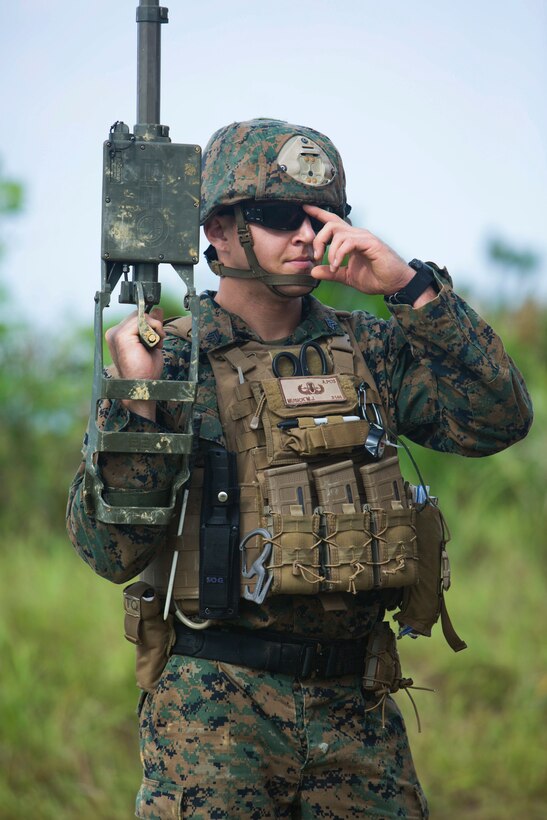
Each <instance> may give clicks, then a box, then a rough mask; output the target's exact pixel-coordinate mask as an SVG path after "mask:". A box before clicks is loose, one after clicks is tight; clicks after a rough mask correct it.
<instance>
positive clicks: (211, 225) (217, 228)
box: [203, 216, 229, 253]
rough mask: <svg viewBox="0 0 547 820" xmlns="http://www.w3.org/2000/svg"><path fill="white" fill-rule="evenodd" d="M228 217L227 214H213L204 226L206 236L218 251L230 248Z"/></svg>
mask: <svg viewBox="0 0 547 820" xmlns="http://www.w3.org/2000/svg"><path fill="white" fill-rule="evenodd" d="M227 227H228V225H227V218H226V217H225V216H223V217H219V216H212V217H211V218H210V219H208V220H207V222H206V223H205V225H204V226H203V231H204V233H205V236H206V237H207V239H208V241H209V242H210V243H211V245H212V246H213V247H214V248H215V249H216V251H217V253H218V251H221V252H222V251H226V250H228V245H229V239H228V231H227Z"/></svg>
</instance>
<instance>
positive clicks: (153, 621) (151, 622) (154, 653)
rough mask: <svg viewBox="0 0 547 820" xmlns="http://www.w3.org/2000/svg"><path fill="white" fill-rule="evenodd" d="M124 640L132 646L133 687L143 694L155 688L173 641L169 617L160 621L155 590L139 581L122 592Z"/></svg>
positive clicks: (171, 624) (158, 602) (159, 610)
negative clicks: (134, 671)
mask: <svg viewBox="0 0 547 820" xmlns="http://www.w3.org/2000/svg"><path fill="white" fill-rule="evenodd" d="M123 603H124V610H125V621H124V628H125V637H126V638H127V640H128V641H130V643H132V644H135V646H136V650H137V657H136V677H137V685H138V686H139V687H140V688H141V689H143V690H144V691H146V692H151V691H153V690H154V689H155V688H156V686H157V685H158V682H159V679H160V677H161V673H162V672H163V670H164V668H165V664H166V663H167V659H168V657H169V653H170V650H171V647H172V645H173V642H174V640H175V632H174V629H173V616H172V615H169V616H168V618H167V620H165V621H164V619H163V613H162V607H161V603H160V599H159V597H158V595H156V593H155V590H154V589H153V588H152V587H151V586H150V585H149V584H146V583H144V582H143V581H136V582H135V583H134V584H130V585H129V586H128V587H126V588H125V589H124V591H123Z"/></svg>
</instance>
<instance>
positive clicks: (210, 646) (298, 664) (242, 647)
mask: <svg viewBox="0 0 547 820" xmlns="http://www.w3.org/2000/svg"><path fill="white" fill-rule="evenodd" d="M175 631H176V635H177V639H176V641H175V644H174V646H173V648H172V650H171V652H172V653H173V654H174V655H190V656H191V657H194V658H206V659H208V660H215V661H224V662H225V663H233V664H236V665H237V666H248V667H250V668H251V669H263V670H265V671H267V672H277V673H280V674H282V675H291V676H293V677H297V678H311V677H318V678H336V677H340V676H342V675H353V674H361V673H362V671H363V666H364V657H365V646H366V640H363V639H360V640H355V641H337V642H336V643H321V642H318V641H313V640H310V639H309V638H308V639H306V638H299V637H297V636H294V635H284V634H282V633H279V632H273V631H270V630H265V629H261V630H257V631H256V632H253V631H251V630H229V631H228V630H220V629H204V630H200V631H197V630H195V629H189V628H188V627H185V626H183V624H181V623H178V622H177V623H176V624H175Z"/></svg>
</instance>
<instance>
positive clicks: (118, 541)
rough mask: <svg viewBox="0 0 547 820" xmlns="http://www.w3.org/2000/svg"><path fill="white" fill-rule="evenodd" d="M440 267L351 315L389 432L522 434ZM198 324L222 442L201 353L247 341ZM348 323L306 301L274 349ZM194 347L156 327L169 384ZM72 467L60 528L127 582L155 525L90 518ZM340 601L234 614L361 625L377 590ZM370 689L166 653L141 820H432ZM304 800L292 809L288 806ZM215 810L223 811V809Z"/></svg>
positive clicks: (473, 437) (428, 439) (424, 439)
mask: <svg viewBox="0 0 547 820" xmlns="http://www.w3.org/2000/svg"><path fill="white" fill-rule="evenodd" d="M436 272H437V276H438V279H439V284H440V285H442V288H441V291H440V293H439V295H438V296H437V297H436V298H435V299H434V300H433V301H432V302H429V303H428V304H426V305H425V306H424V307H422V308H420V309H419V310H414V309H413V308H411V307H410V306H406V305H399V306H394V307H393V308H392V312H393V314H394V316H393V317H392V318H391V320H389V321H385V320H382V319H378V318H376V317H374V316H371V315H370V314H367V313H364V312H356V313H353V314H352V318H351V321H352V325H353V328H354V332H355V335H356V338H357V341H358V343H359V345H360V347H361V349H362V351H363V355H364V357H365V359H366V362H367V365H368V367H369V368H370V370H371V373H372V375H373V377H374V380H375V382H376V385H377V387H378V390H379V392H380V395H381V398H382V403H383V405H384V407H385V408H386V411H387V414H388V419H389V427H390V428H391V431H392V433H393V434H394V435H405V436H407V437H408V438H410V439H412V440H414V441H417V442H418V443H420V444H423V445H424V446H427V447H432V448H434V449H437V450H442V451H445V452H452V453H458V454H460V455H465V456H472V457H476V456H484V455H488V454H489V453H495V452H497V451H499V450H502V449H504V448H505V447H508V446H509V445H510V444H512V443H514V442H516V441H518V440H519V439H520V438H522V437H523V436H525V435H526V433H527V431H528V429H529V427H530V424H531V420H532V409H531V401H530V397H529V395H528V393H527V391H526V387H525V385H524V382H523V379H522V376H521V375H520V373H519V371H518V369H517V368H516V367H515V365H514V364H513V362H512V361H511V359H510V358H509V357H508V356H507V354H506V352H505V350H504V348H503V345H502V343H501V340H500V339H499V337H498V336H497V335H496V334H495V332H494V331H493V330H492V328H491V327H490V326H489V325H487V324H486V323H485V322H484V320H483V319H481V318H480V317H479V316H478V315H477V314H476V313H475V312H474V311H473V310H472V309H471V308H470V307H469V306H468V305H467V304H466V303H465V302H464V301H463V300H462V299H461V298H460V297H459V296H457V295H456V294H455V293H454V291H453V290H452V287H451V282H450V278H449V277H448V274H447V273H446V271H441V270H439V269H438V268H436ZM201 328H202V331H201V356H200V376H199V387H198V394H197V403H196V406H195V418H196V429H197V431H198V433H199V437H201V438H202V439H204V440H208V441H213V442H219V443H223V434H222V428H221V425H220V420H219V414H218V408H217V401H216V394H215V385H214V379H213V374H212V370H211V367H210V365H209V361H208V358H207V351H209V350H216V349H219V348H222V347H223V346H225V345H227V344H232V343H233V342H234V341H235V342H238V341H241V342H243V341H245V340H248V339H250V338H256V337H255V336H254V334H253V333H252V332H251V331H250V329H249V328H248V327H247V326H246V325H245V324H244V323H243V321H242V320H241V319H240V318H239V317H237V316H234V315H230V314H228V313H227V312H226V311H224V310H223V309H222V308H221V307H220V306H219V305H217V304H216V303H215V302H214V300H213V298H212V294H204V295H203V296H202V297H201ZM343 332H344V331H343V328H342V327H341V325H340V322H339V320H338V319H337V316H336V313H335V312H334V311H333V310H331V309H330V308H326V307H324V306H323V305H321V304H320V303H319V302H318V301H317V300H316V299H314V298H313V297H312V296H308V297H305V298H304V300H303V318H302V321H301V323H300V325H299V326H298V327H297V328H296V330H295V331H294V333H293V334H292V336H291V337H290V338H288V339H285V340H283V341H280V342H279V346H280V347H283V346H285V345H298V344H301V343H302V342H304V341H307V340H310V339H320V338H321V337H325V336H332V335H338V334H343ZM268 346H269V347H271V346H272V345H271V344H269V343H268ZM189 351H190V345H189V342H187V341H186V340H184V339H181V338H179V337H177V336H168V337H167V340H166V342H165V345H164V359H165V370H164V374H163V377H164V378H168V379H183V380H184V379H186V372H187V367H188V360H189ZM159 411H160V412H159V415H158V423H152V422H149V421H147V420H145V419H142V418H140V417H137V416H135V415H132V414H130V413H128V412H127V411H125V410H123V409H122V408H121V407H120V406H119V404H118V403H117V402H113V403H112V404H110V403H108V402H105V403H104V405H103V407H102V410H101V423H102V424H104V426H105V427H107V428H109V429H118V430H121V429H126V430H135V431H136V430H145V429H147V430H158V429H166V430H171V429H173V427H174V426H175V425H176V420H177V407H176V406H175V405H168V406H163V407H160V408H159ZM174 468H175V464H174V457H168V456H152V455H149V456H131V455H127V454H103V455H102V456H101V470H102V474H103V478H104V481H105V485H106V486H107V487H112V488H120V487H127V488H129V489H132V490H135V489H139V488H140V489H142V490H150V489H161V488H167V487H168V486H169V482H170V479H171V477H172V475H173V472H174ZM82 476H83V465H82V467H81V468H80V470H79V471H78V474H77V475H76V477H75V479H74V482H73V484H72V487H71V491H70V498H69V505H68V511H67V515H68V520H67V525H68V532H69V535H70V538H71V540H72V542H73V544H74V546H75V548H76V549H77V551H78V552H79V554H80V555H81V556H82V558H83V559H84V560H85V561H86V562H87V563H88V564H89V565H90V566H91V567H92V568H93V569H94V570H95V571H96V572H97V573H99V574H100V575H102V576H103V577H105V578H109V579H110V580H112V581H114V582H116V583H123V582H125V581H127V580H129V579H131V578H133V577H134V576H135V575H137V574H138V573H139V572H141V571H142V570H143V569H144V568H145V567H146V566H147V565H148V563H149V562H150V561H151V559H152V558H153V557H154V556H155V555H156V554H157V553H158V551H160V550H162V549H164V548H165V540H166V529H165V528H164V527H139V526H133V527H130V526H114V525H107V524H103V523H100V522H98V521H96V520H95V519H94V518H92V517H89V516H87V515H86V513H85V510H84V507H83V504H82V497H81V485H82ZM343 598H344V604H345V609H338V610H336V611H325V609H324V608H323V606H322V604H321V601H320V600H319V599H318V598H316V597H314V596H305V597H304V596H301V597H298V596H294V597H288V596H278V597H276V598H272V599H271V601H270V600H268V599H266V601H265V602H264V604H263V605H262V606H261V607H258V606H257V605H255V604H253V603H251V602H244V603H243V606H242V607H241V612H240V617H239V619H238V621H237V623H238V625H239V626H243V627H248V628H253V629H259V628H261V627H264V626H272V625H275V629H276V630H277V631H280V632H287V633H291V632H295V633H297V634H299V635H307V636H313V637H315V638H317V639H324V640H336V639H338V638H340V639H348V638H351V637H359V636H361V635H365V634H367V633H368V632H370V630H371V629H372V626H373V624H374V623H375V622H376V620H377V618H378V616H379V614H380V609H381V605H380V603H379V601H378V599H377V598H376V596H375V594H374V593H360V594H358V595H356V596H353V595H350V594H345V595H344V596H343ZM367 698H369V696H368V695H363V694H362V692H361V688H360V686H359V681H357V680H355V679H353V680H352V681H351V682H350V681H348V680H347V679H343V678H341V679H336V680H329V681H318V680H316V681H314V682H313V681H306V682H303V681H298V680H293V679H292V678H289V677H287V676H283V675H275V676H270V675H267V674H266V673H262V672H257V671H253V670H248V669H241V668H238V667H234V666H229V665H227V664H222V665H221V664H215V663H209V662H207V661H201V660H200V661H198V660H191V659H184V658H181V657H178V656H174V657H172V658H171V659H170V660H169V662H168V665H167V667H166V669H165V671H164V674H163V676H162V678H161V681H160V684H159V686H158V689H157V690H156V692H154V693H152V694H148V695H146V698H145V699H144V703H143V705H142V710H141V735H142V737H141V741H142V755H143V764H144V769H145V780H144V781H143V786H142V789H141V791H140V794H139V798H138V812H139V815H138V816H141V817H151V818H161V820H164V818H167V817H185V816H188V817H204V818H205V817H219V818H220V817H229V818H236V817H241V816H244V817H246V816H248V817H274V816H275V817H284V816H285V817H299V816H301V817H306V818H312V817H333V818H334V817H348V818H350V817H354V816H360V815H362V814H363V813H364V812H365V811H366V812H367V813H368V814H370V816H371V817H378V818H388V817H403V818H404V817H408V818H411V817H412V818H414V817H425V816H427V813H426V812H427V810H426V807H425V802H424V801H423V796H422V794H421V790H420V788H419V785H418V783H417V780H416V776H415V773H414V769H413V765H412V759H411V757H410V752H409V749H408V745H407V740H406V733H405V729H404V726H403V723H402V720H401V718H400V715H399V714H398V712H397V710H396V708H395V706H394V705H393V703H392V702H391V701H390V700H389V699H388V700H387V701H386V716H385V720H386V729H385V730H384V729H382V727H381V714H380V710H379V709H376V710H374V711H371V712H365V700H366V699H367ZM370 705H373V704H370ZM322 744H326V746H325V745H322ZM221 782H223V783H224V785H223V787H222V788H224V794H223V797H222V800H221V799H220V797H216V798H215V799H216V800H217V804H216V807H213V808H211V799H210V798H211V793H210V790H211V789H212V788H213V784H220V783H221ZM219 794H220V792H219ZM299 794H300V795H301V797H302V809H301V811H302V813H301V814H298V813H294V814H291V811H292V809H291V803H292V801H293V799H294V798H295V797H296V796H297V795H299ZM274 799H275V800H276V801H277V800H278V801H279V803H278V804H276V805H275V808H274V806H273V805H272V803H273V801H274ZM213 802H214V801H213ZM220 803H222V806H220ZM226 805H228V806H232V807H233V810H232V809H230V810H229V812H228V813H227V811H226ZM283 812H285V814H283Z"/></svg>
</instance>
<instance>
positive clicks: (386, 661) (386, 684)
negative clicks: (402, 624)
mask: <svg viewBox="0 0 547 820" xmlns="http://www.w3.org/2000/svg"><path fill="white" fill-rule="evenodd" d="M409 686H412V680H411V679H410V678H403V677H402V675H401V661H400V659H399V653H398V651H397V643H396V639H395V634H394V633H393V630H392V629H391V628H390V626H389V624H388V623H386V622H385V621H383V622H378V623H377V624H375V625H374V627H373V629H372V632H370V634H369V635H368V642H367V646H366V651H365V664H364V673H363V680H362V687H363V690H364V691H365V692H369V693H374V694H376V695H378V697H379V698H381V697H382V696H385V695H388V694H391V693H394V692H397V691H398V690H399V689H401V688H405V689H406V688H408V687H409Z"/></svg>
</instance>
